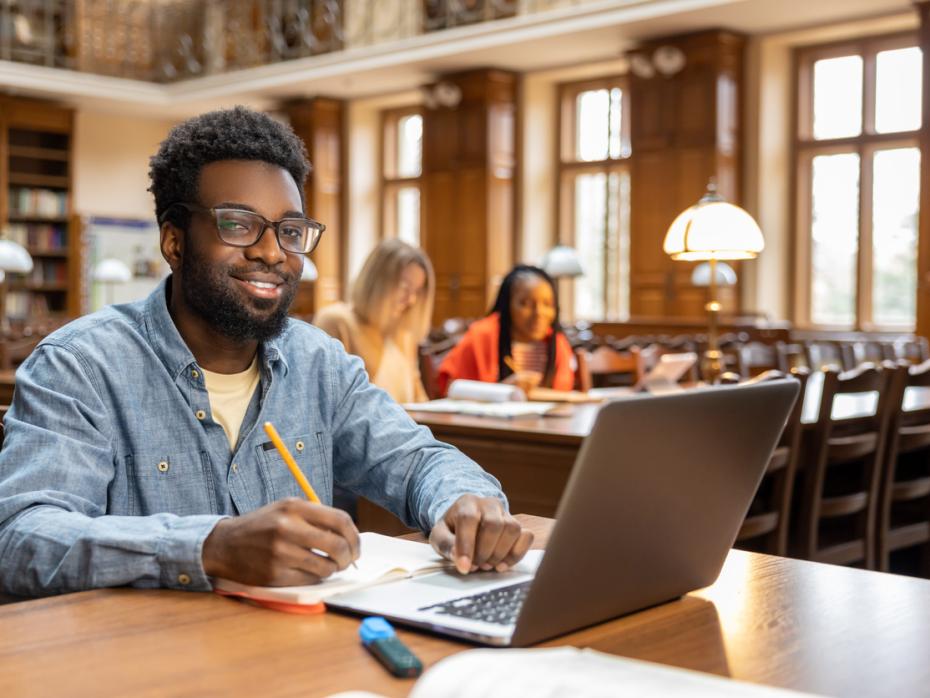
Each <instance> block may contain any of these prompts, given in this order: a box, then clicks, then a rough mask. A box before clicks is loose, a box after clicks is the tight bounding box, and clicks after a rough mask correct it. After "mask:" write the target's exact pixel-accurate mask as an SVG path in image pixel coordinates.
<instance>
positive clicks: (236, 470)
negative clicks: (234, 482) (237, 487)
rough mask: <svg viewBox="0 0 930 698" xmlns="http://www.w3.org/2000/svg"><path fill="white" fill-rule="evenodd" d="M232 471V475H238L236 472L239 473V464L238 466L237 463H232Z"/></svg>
mask: <svg viewBox="0 0 930 698" xmlns="http://www.w3.org/2000/svg"><path fill="white" fill-rule="evenodd" d="M232 471H233V472H234V473H238V472H239V464H238V463H233V464H232Z"/></svg>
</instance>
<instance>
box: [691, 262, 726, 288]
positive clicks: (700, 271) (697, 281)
mask: <svg viewBox="0 0 930 698" xmlns="http://www.w3.org/2000/svg"><path fill="white" fill-rule="evenodd" d="M716 276H717V285H718V286H735V285H736V271H734V269H733V267H731V266H730V265H729V264H727V263H726V262H717V274H716ZM691 285H692V286H710V262H701V263H700V264H698V265H697V266H696V267H694V270H693V271H692V272H691Z"/></svg>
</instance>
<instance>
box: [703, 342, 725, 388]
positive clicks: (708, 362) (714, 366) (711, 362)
mask: <svg viewBox="0 0 930 698" xmlns="http://www.w3.org/2000/svg"><path fill="white" fill-rule="evenodd" d="M723 370H724V365H723V352H722V351H720V350H719V349H708V350H707V351H705V352H704V354H703V355H702V356H701V377H702V378H703V379H704V382H706V383H711V384H716V383H719V382H720V375H721V374H722V373H723Z"/></svg>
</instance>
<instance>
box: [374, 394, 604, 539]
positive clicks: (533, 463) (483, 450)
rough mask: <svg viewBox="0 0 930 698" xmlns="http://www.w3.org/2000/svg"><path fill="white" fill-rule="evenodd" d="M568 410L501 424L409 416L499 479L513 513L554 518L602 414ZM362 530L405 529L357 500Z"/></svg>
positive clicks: (587, 407) (589, 407)
mask: <svg viewBox="0 0 930 698" xmlns="http://www.w3.org/2000/svg"><path fill="white" fill-rule="evenodd" d="M566 407H567V411H568V413H569V414H570V416H567V417H521V418H518V419H498V418H491V417H470V416H468V415H462V414H436V413H432V412H411V413H410V416H411V417H413V419H414V420H416V422H417V423H418V424H423V425H424V426H427V427H429V428H430V430H431V431H432V432H433V436H435V437H436V438H437V439H439V440H440V441H444V442H446V443H450V444H452V445H453V446H455V447H456V448H458V449H459V450H461V451H462V452H463V453H464V454H465V455H467V456H468V457H470V458H471V459H473V460H474V461H475V462H476V463H478V464H479V465H481V467H482V468H484V469H485V470H487V471H488V472H489V473H491V474H492V475H493V476H494V477H496V478H497V479H498V480H500V482H501V485H502V486H503V488H504V492H506V493H507V498H508V499H509V500H510V510H511V511H522V512H525V513H527V514H534V515H536V516H550V517H551V516H555V510H556V508H557V507H558V505H559V499H560V498H561V496H562V491H563V490H564V489H565V485H566V483H567V482H568V476H569V474H570V473H571V470H572V465H574V463H575V456H576V455H577V454H578V449H579V448H580V447H581V442H582V441H584V438H585V437H586V436H587V435H588V434H590V433H591V428H592V427H593V426H594V419H595V417H596V416H597V411H598V409H600V405H597V404H582V405H567V406H566ZM358 525H359V530H362V531H378V532H380V533H386V534H395V535H396V534H398V533H403V532H405V531H406V530H407V529H406V528H404V527H403V525H402V524H401V523H400V521H399V520H398V519H397V518H396V517H394V516H393V515H392V514H390V513H388V512H386V511H385V510H384V509H382V508H381V507H378V506H376V505H374V504H372V503H371V502H369V501H368V500H366V499H364V498H359V501H358Z"/></svg>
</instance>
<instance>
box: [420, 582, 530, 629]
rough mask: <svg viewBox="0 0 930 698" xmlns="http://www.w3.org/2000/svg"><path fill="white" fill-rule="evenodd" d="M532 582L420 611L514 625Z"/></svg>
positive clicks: (485, 592) (438, 604)
mask: <svg viewBox="0 0 930 698" xmlns="http://www.w3.org/2000/svg"><path fill="white" fill-rule="evenodd" d="M531 581H532V580H530V581H527V582H522V583H520V584H512V585H511V586H507V587H500V588H498V589H492V590H491V591H484V592H481V593H480V594H473V595H471V596H463V597H461V598H458V599H453V600H452V601H443V602H442V603H437V604H433V605H432V606H424V607H423V608H421V609H419V610H420V611H435V612H436V613H443V614H445V615H449V616H458V617H459V618H469V619H471V620H482V621H484V622H485V623H496V624H498V625H513V624H514V623H516V621H517V615H519V613H520V607H521V606H523V601H524V600H525V599H526V593H527V592H528V591H529V589H530V582H531Z"/></svg>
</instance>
